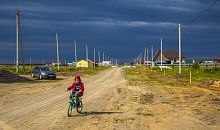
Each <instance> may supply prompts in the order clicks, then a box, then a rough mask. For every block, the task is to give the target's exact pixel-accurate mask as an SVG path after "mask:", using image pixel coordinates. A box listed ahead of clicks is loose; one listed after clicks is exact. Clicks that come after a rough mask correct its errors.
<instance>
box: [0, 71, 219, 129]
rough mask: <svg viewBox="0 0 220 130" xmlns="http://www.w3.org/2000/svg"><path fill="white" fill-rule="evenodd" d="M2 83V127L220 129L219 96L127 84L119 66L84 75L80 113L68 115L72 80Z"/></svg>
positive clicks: (69, 78)
mask: <svg viewBox="0 0 220 130" xmlns="http://www.w3.org/2000/svg"><path fill="white" fill-rule="evenodd" d="M61 78H62V80H56V81H53V80H52V81H50V80H44V81H38V82H33V83H16V84H6V83H4V84H3V83H1V84H0V98H1V100H0V110H1V111H0V129H21V130H23V129H36V130H39V129H42V130H44V129H57V130H59V129H85V130H88V129H90V130H93V129H94V130H95V129H109V130H118V129H124V130H129V129H131V130H133V129H135V130H137V129H142V130H146V129H200V130H201V129H219V128H220V108H219V105H220V100H219V98H218V96H219V93H213V92H212V93H211V92H204V91H203V90H199V89H196V88H174V87H172V88H169V87H161V86H149V85H146V86H128V85H127V81H126V80H125V79H124V78H123V75H122V69H121V68H112V69H109V70H105V71H103V72H101V73H99V74H97V75H94V76H84V77H82V80H83V81H84V84H85V86H86V87H85V94H84V96H83V103H84V108H83V112H82V114H78V113H77V112H76V111H74V112H73V116H72V117H67V105H68V93H67V92H65V89H66V87H67V86H68V85H70V84H71V81H72V78H73V77H72V76H61Z"/></svg>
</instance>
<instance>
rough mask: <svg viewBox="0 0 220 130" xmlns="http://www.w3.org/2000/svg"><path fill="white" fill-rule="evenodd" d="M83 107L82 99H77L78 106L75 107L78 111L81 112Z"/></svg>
mask: <svg viewBox="0 0 220 130" xmlns="http://www.w3.org/2000/svg"><path fill="white" fill-rule="evenodd" d="M82 109H83V103H82V100H79V106H78V107H77V108H76V110H77V112H78V113H81V112H82Z"/></svg>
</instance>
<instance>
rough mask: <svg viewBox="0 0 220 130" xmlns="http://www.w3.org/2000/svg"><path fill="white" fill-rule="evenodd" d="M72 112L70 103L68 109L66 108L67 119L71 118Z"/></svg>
mask: <svg viewBox="0 0 220 130" xmlns="http://www.w3.org/2000/svg"><path fill="white" fill-rule="evenodd" d="M72 111H73V105H72V103H69V107H68V111H67V115H68V117H71V116H72Z"/></svg>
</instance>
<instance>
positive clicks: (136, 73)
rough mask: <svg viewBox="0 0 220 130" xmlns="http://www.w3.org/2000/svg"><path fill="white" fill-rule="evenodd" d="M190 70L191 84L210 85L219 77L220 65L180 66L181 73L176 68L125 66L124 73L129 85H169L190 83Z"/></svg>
mask: <svg viewBox="0 0 220 130" xmlns="http://www.w3.org/2000/svg"><path fill="white" fill-rule="evenodd" d="M190 71H191V76H192V85H201V86H210V85H211V83H212V81H214V80H219V79H220V67H213V68H200V69H198V70H195V69H192V68H188V67H185V68H182V74H179V73H178V68H173V69H165V70H163V71H161V70H160V69H159V68H154V69H150V68H146V67H137V68H125V69H124V75H125V77H126V78H127V79H128V81H129V84H130V85H144V84H146V83H148V84H160V85H169V86H186V85H190V83H189V80H190Z"/></svg>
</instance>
